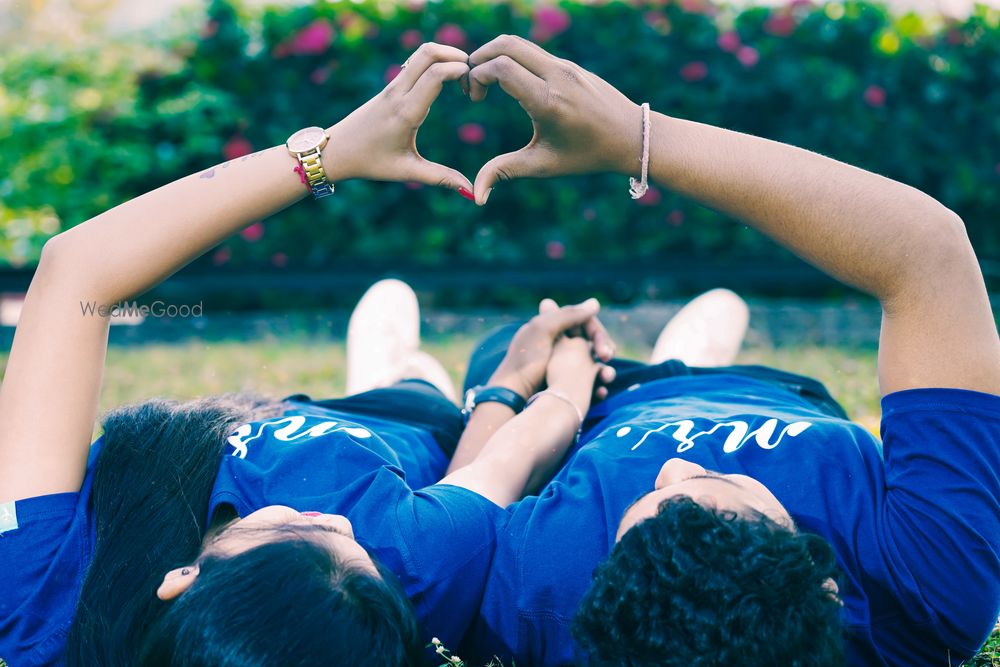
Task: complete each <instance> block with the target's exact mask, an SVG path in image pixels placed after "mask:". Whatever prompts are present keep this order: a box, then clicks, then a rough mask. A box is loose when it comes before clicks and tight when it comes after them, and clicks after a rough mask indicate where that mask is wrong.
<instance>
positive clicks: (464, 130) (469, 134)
mask: <svg viewBox="0 0 1000 667" xmlns="http://www.w3.org/2000/svg"><path fill="white" fill-rule="evenodd" d="M458 138H459V139H460V140H461V141H462V143H465V144H481V143H483V140H484V139H486V130H484V129H483V126H482V125H480V124H479V123H463V124H462V125H459V126H458Z"/></svg>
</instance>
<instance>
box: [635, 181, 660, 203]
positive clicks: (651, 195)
mask: <svg viewBox="0 0 1000 667" xmlns="http://www.w3.org/2000/svg"><path fill="white" fill-rule="evenodd" d="M662 198H663V196H662V195H661V194H660V190H659V188H657V187H656V186H655V185H650V186H649V189H648V190H646V194H644V195H643V196H641V197H639V198H638V199H636V200H635V202H636V203H637V204H639V205H640V206H656V205H657V204H659V203H660V200H661V199H662Z"/></svg>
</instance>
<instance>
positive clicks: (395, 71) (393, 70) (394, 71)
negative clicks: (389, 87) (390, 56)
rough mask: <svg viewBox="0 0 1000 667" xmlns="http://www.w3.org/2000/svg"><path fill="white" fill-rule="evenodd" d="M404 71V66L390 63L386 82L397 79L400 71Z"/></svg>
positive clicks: (386, 71) (386, 73) (386, 72)
mask: <svg viewBox="0 0 1000 667" xmlns="http://www.w3.org/2000/svg"><path fill="white" fill-rule="evenodd" d="M402 71H403V68H402V67H400V66H399V65H389V66H388V67H387V68H386V69H385V82H386V83H389V82H390V81H392V80H393V79H395V78H396V77H397V76H399V73H400V72H402Z"/></svg>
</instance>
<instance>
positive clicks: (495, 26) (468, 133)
mask: <svg viewBox="0 0 1000 667" xmlns="http://www.w3.org/2000/svg"><path fill="white" fill-rule="evenodd" d="M396 4H400V5H403V6H402V7H396V6H394V5H396ZM208 17H209V18H208V21H207V23H204V24H202V25H199V26H196V27H193V28H191V34H189V35H182V36H179V37H178V36H174V37H169V36H164V37H163V38H162V39H161V40H160V41H159V42H154V43H152V44H150V43H144V44H142V43H116V44H111V45H105V46H102V47H100V48H96V49H93V50H89V51H88V50H76V51H73V52H65V51H60V50H52V49H51V45H48V44H47V45H45V47H44V48H43V47H42V46H39V47H38V48H35V49H30V48H29V49H25V48H20V49H11V50H8V51H7V52H6V53H4V54H2V55H0V69H2V70H3V71H4V72H5V78H4V82H3V87H0V142H2V144H0V201H2V204H0V224H2V227H3V234H2V236H0V261H2V262H4V263H7V264H14V265H18V264H23V263H30V262H32V261H34V260H35V259H36V258H37V253H38V251H39V249H40V247H41V244H42V243H43V242H44V239H45V238H47V237H48V236H49V235H51V234H52V233H54V232H55V231H56V230H57V228H59V227H61V228H66V227H69V226H72V225H74V224H78V223H80V222H82V221H83V220H86V219H87V218H88V217H91V216H93V215H95V214H97V213H99V212H101V211H102V210H105V209H106V208H108V207H110V206H113V205H115V204H116V203H118V202H121V201H124V200H127V199H128V198H131V197H133V196H135V195H138V194H140V193H142V192H144V191H145V190H148V189H151V188H153V187H156V186H159V185H161V184H164V183H167V182H169V181H171V180H173V179H175V178H178V177H180V176H182V175H184V174H187V173H190V172H192V171H195V170H199V169H204V168H205V167H207V166H209V165H211V164H214V163H217V162H219V161H221V160H223V159H225V156H229V157H233V156H236V155H240V154H242V153H244V152H247V151H250V150H254V149H258V148H261V147H264V146H268V145H273V144H276V143H280V142H282V141H283V140H284V139H285V138H286V136H287V135H288V134H289V133H290V131H292V130H295V129H297V128H299V127H301V126H303V125H307V124H320V125H322V124H328V123H332V122H333V121H335V120H337V119H338V118H340V117H342V116H344V115H346V114H347V113H348V112H350V111H351V110H352V109H353V108H355V107H356V106H357V105H359V104H361V103H362V102H363V101H364V100H365V99H367V98H368V97H370V96H371V95H373V94H374V93H375V92H377V91H378V90H379V89H380V88H381V87H382V86H383V85H384V82H385V80H386V77H387V76H390V75H391V74H392V72H393V71H394V70H395V68H398V64H399V63H401V62H402V61H403V60H404V59H405V58H406V57H407V55H408V53H409V52H410V51H411V50H412V49H413V48H414V47H415V46H416V45H417V44H419V43H420V42H422V41H425V40H430V39H435V40H437V41H443V42H448V43H452V44H455V45H456V46H460V47H466V48H468V49H470V50H471V49H472V48H474V47H475V46H477V45H480V44H482V43H484V42H486V41H487V40H489V39H491V38H492V37H494V36H495V35H497V34H499V33H505V32H509V33H516V34H521V35H525V36H528V37H531V38H533V39H535V40H536V41H539V42H541V43H543V44H544V46H545V47H546V48H548V49H550V50H551V51H553V52H555V53H557V54H559V55H561V56H564V57H566V58H570V59H572V60H575V61H577V62H579V63H580V64H581V65H583V66H584V67H586V68H588V69H591V70H593V71H594V72H596V73H598V74H599V75H601V76H603V77H605V78H606V79H608V80H609V81H610V82H612V83H613V84H614V85H616V86H618V87H619V88H620V89H621V90H622V91H623V92H624V93H625V94H627V95H628V96H629V97H630V98H632V99H633V100H636V101H649V102H650V103H651V105H652V106H653V108H655V109H657V110H660V111H663V112H666V113H669V114H672V115H676V116H681V117H685V118H690V119H694V120H699V121H704V122H708V123H713V124H717V125H721V126H724V127H729V128H733V129H738V130H743V131H747V132H751V133H754V134H757V135H761V136H765V137H769V138H773V139H778V140H781V141H785V142H789V143H792V144H795V145H798V146H803V147H806V148H810V149H813V150H816V151H819V152H821V153H825V154H827V155H831V156H834V157H837V158H840V159H843V160H846V161H848V162H851V163H853V164H857V165H860V166H863V167H865V168H868V169H872V170H874V171H876V172H879V173H882V174H885V175H887V176H891V177H893V178H897V179H899V180H902V181H904V182H906V183H909V184H911V185H913V186H915V187H917V188H920V189H922V190H925V191H927V192H929V193H930V194H932V195H933V196H935V197H937V198H939V199H940V200H941V201H943V202H944V203H945V204H946V205H948V206H949V207H951V208H953V209H954V210H955V211H957V212H958V213H959V214H960V215H962V217H963V218H964V219H965V221H966V224H967V225H968V228H969V232H970V235H971V236H972V238H973V242H974V244H975V245H976V247H977V249H978V251H979V253H980V255H981V256H983V257H990V258H1000V225H998V224H997V220H996V215H997V213H996V212H997V210H998V208H1000V187H998V185H1000V153H998V148H1000V112H998V111H1000V27H998V23H1000V11H998V10H996V9H987V8H985V7H980V8H978V9H977V10H976V11H975V12H974V13H973V15H972V16H971V17H970V18H969V19H967V20H965V21H962V22H956V21H948V20H944V19H939V18H929V17H921V16H917V15H912V14H910V15H905V16H900V17H894V16H891V15H890V14H888V13H887V11H886V10H885V9H884V8H883V7H881V6H879V5H874V4H869V3H864V2H846V3H840V2H836V3H829V4H825V5H814V4H810V3H809V2H804V1H802V0H796V1H794V2H792V3H791V4H790V5H788V6H785V7H781V8H750V9H746V10H743V11H736V10H734V9H731V8H727V7H725V6H719V5H713V4H710V3H709V2H708V1H707V0H678V1H676V2H674V1H671V2H663V1H660V2H657V1H648V2H642V1H639V0H634V1H633V2H630V3H619V2H613V3H600V2H597V3H594V2H587V3H572V2H563V3H560V4H558V5H546V6H541V7H540V6H538V5H537V3H528V2H523V1H521V2H509V3H507V2H501V3H497V2H485V1H483V0H474V1H467V0H443V1H442V2H431V3H427V4H426V6H423V3H421V2H410V3H409V4H407V3H385V2H376V1H375V0H366V1H363V2H351V3H348V2H340V3H327V2H317V3H315V4H314V5H311V6H308V7H299V8H281V9H267V10H265V11H262V12H257V13H252V12H250V11H248V10H244V9H241V8H239V7H234V6H233V5H231V4H228V3H226V2H213V3H212V4H211V5H210V6H209V8H208ZM529 136H530V124H529V122H528V121H527V119H526V118H525V116H524V114H523V112H522V111H521V110H520V108H519V107H518V106H517V105H516V103H514V102H512V101H511V100H509V99H508V98H506V97H505V96H504V95H503V94H502V93H501V92H500V91H495V92H493V93H491V94H490V96H489V97H488V99H487V100H486V102H485V103H483V104H478V105H473V104H470V103H468V101H467V100H466V99H465V98H464V97H462V96H461V94H460V93H459V91H458V90H457V89H454V90H446V91H445V93H444V95H443V99H442V100H441V102H440V103H439V104H438V105H437V106H436V107H434V109H432V112H431V115H430V117H429V119H428V121H427V123H426V125H425V127H424V129H423V130H422V131H421V134H420V137H419V143H420V148H421V151H422V152H423V153H424V154H425V155H426V156H427V157H429V158H431V159H439V160H441V161H447V162H450V163H451V164H453V165H454V166H455V167H457V168H459V169H461V170H462V171H463V172H464V173H466V174H468V175H469V176H470V177H473V176H474V175H475V173H476V171H477V169H478V168H479V166H480V165H481V164H482V163H483V162H485V161H486V160H487V159H488V158H489V157H490V156H492V155H494V154H497V153H499V152H503V151H507V150H512V149H515V148H517V147H519V146H520V145H522V144H523V143H524V142H525V141H526V140H527V139H528V138H529ZM878 216H879V211H872V218H873V221H874V222H875V223H877V220H878ZM693 253H699V254H700V255H701V256H705V257H712V258H713V260H715V261H719V260H722V261H725V260H727V259H737V258H739V257H741V256H748V255H756V256H760V255H763V256H766V257H783V256H784V255H783V254H782V251H779V250H778V249H776V248H775V247H774V246H773V245H772V244H771V243H770V242H768V241H766V240H765V239H763V238H762V237H760V236H759V235H757V234H756V233H755V232H752V231H751V230H749V229H747V228H745V227H744V226H742V225H739V224H736V223H735V222H732V221H727V220H722V219H720V216H718V215H717V214H715V213H714V212H711V211H709V210H706V209H704V208H701V207H699V206H696V205H694V204H693V203H691V202H689V201H685V200H682V199H680V198H678V197H676V196H674V195H672V194H670V193H667V192H661V191H659V190H654V191H653V192H651V193H650V194H649V195H647V196H646V198H644V200H642V201H640V202H638V203H633V202H632V201H631V200H630V199H629V198H628V195H627V180H626V179H624V178H621V177H612V176H595V177H586V178H573V179H560V180H555V181H530V182H517V183H513V184H501V185H500V186H499V187H497V188H496V190H495V191H494V193H493V194H492V196H491V198H490V203H489V206H487V207H486V208H483V209H477V208H475V207H474V206H473V205H472V204H471V203H469V202H467V201H465V200H464V199H462V198H461V197H459V196H458V195H456V194H453V193H450V192H443V191H437V190H433V189H430V188H420V187H418V186H415V185H410V186H407V185H402V184H377V183H362V182H357V183H348V184H345V185H344V186H343V187H341V188H338V192H337V196H336V197H333V198H331V199H327V200H324V201H323V202H320V203H315V202H310V203H303V204H301V205H299V206H296V207H293V208H292V209H289V210H288V211H286V212H284V213H282V214H281V215H280V216H279V217H277V218H275V219H273V220H270V221H267V222H265V223H263V225H255V226H253V227H251V228H250V229H249V230H248V231H246V232H245V233H244V234H242V235H240V236H237V237H234V238H233V239H231V240H230V241H228V242H227V243H226V244H225V245H224V246H222V247H220V248H218V249H216V250H215V251H213V252H212V253H211V254H210V255H209V256H208V257H206V258H205V259H204V260H202V261H203V262H205V263H206V264H212V263H214V264H217V265H227V266H238V267H243V268H247V267H255V266H261V267H278V268H284V267H300V268H305V267H329V266H331V264H332V263H333V262H337V261H353V262H358V261H363V260H367V259H370V258H375V259H389V258H394V259H399V258H407V259H409V260H413V261H416V262H440V261H442V260H446V259H448V260H455V259H458V260H462V261H470V262H515V263H516V262H539V261H551V262H556V261H567V262H571V261H586V260H591V259H599V260H602V261H610V262H625V261H641V260H651V259H652V258H669V257H671V256H684V257H690V256H691V255H692V254H693Z"/></svg>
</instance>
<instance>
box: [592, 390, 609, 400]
mask: <svg viewBox="0 0 1000 667" xmlns="http://www.w3.org/2000/svg"><path fill="white" fill-rule="evenodd" d="M594 396H595V397H596V398H597V400H599V401H603V400H604V399H605V398H607V397H608V388H607V387H598V388H597V389H596V390H595V391H594Z"/></svg>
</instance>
